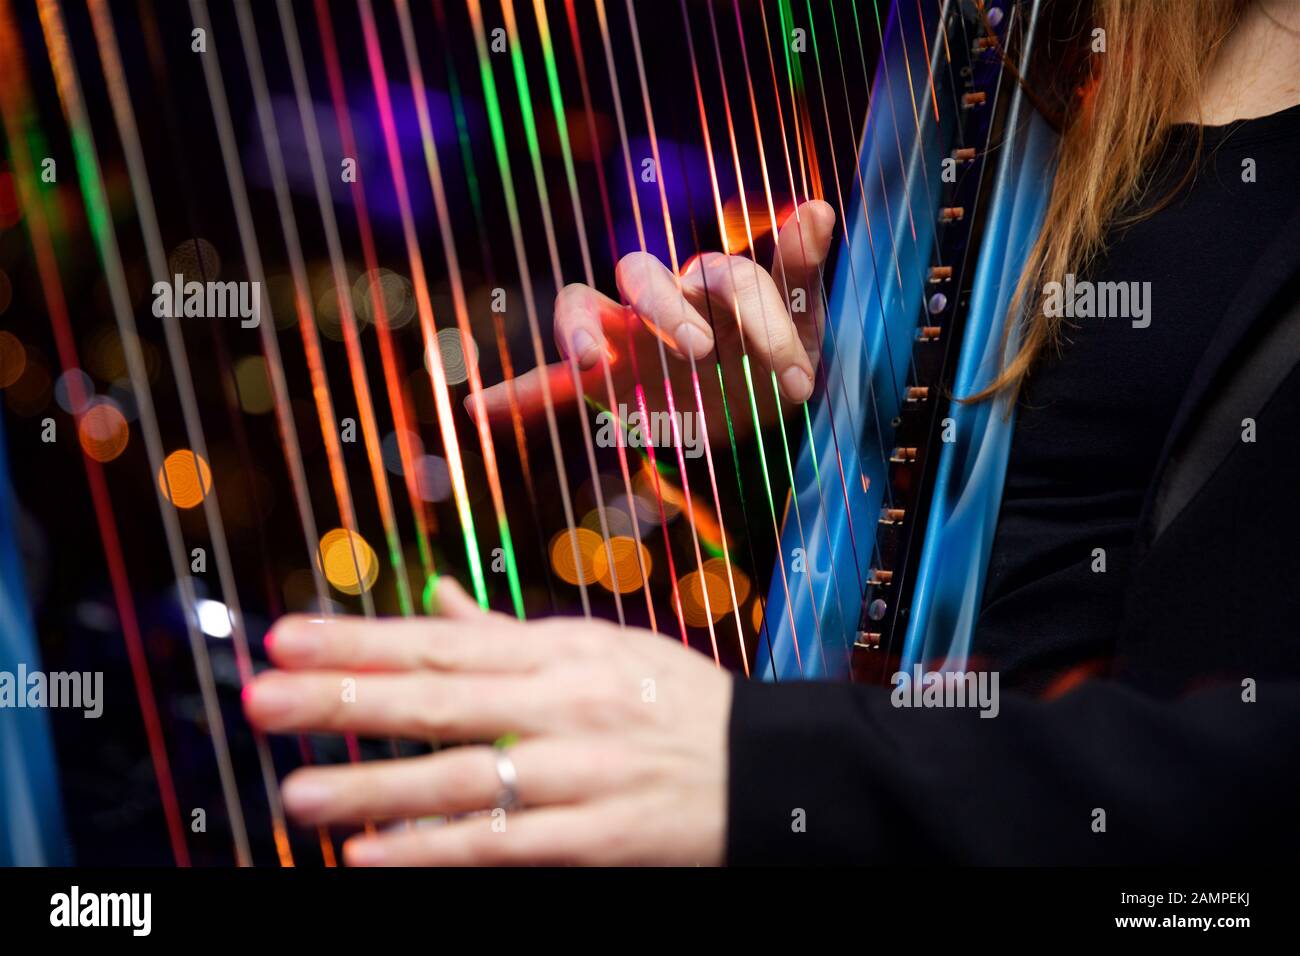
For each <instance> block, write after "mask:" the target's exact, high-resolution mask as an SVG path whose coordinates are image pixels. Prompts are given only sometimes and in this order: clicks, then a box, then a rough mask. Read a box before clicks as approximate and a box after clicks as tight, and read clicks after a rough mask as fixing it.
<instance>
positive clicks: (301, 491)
mask: <svg viewBox="0 0 1300 956" xmlns="http://www.w3.org/2000/svg"><path fill="white" fill-rule="evenodd" d="M97 3H98V0H97ZM97 9H98V8H92V15H94V14H96V13H97ZM137 9H138V12H139V14H140V21H141V25H142V27H143V33H144V39H145V44H146V49H147V50H148V54H149V59H150V64H151V69H152V71H153V74H154V79H155V85H156V87H157V88H158V89H159V90H170V89H172V88H173V87H172V84H171V82H170V80H169V78H168V75H167V65H166V58H165V55H164V54H163V44H162V40H161V36H160V34H159V32H158V23H157V18H156V16H155V13H154V10H153V6H152V3H146V2H144V0H141V2H140V3H139V4H138V7H137ZM103 11H104V16H103V23H102V26H101V25H99V24H97V25H96V29H97V31H98V32H101V33H103V35H104V36H105V37H106V38H107V39H108V40H111V41H112V43H111V51H110V52H111V56H103V55H101V59H102V60H103V61H104V63H105V67H106V69H108V68H109V66H110V64H109V61H110V59H111V60H112V61H113V62H112V65H111V69H112V70H113V71H115V72H116V73H117V74H119V75H120V76H122V77H123V81H122V85H123V88H124V89H125V88H126V84H125V75H126V74H125V71H124V70H123V69H122V67H121V57H120V55H119V54H118V53H117V45H116V34H115V31H114V28H113V20H112V14H111V11H110V10H109V9H108V7H107V6H106V5H104V6H103ZM105 46H108V44H105ZM106 77H107V74H106ZM161 105H162V107H163V119H164V125H165V127H166V130H167V138H168V142H169V145H170V148H171V154H172V160H173V168H174V169H175V170H176V171H177V176H178V178H179V180H180V185H181V187H182V193H183V195H184V196H185V199H186V202H185V204H186V208H187V212H188V215H189V219H190V226H191V233H192V235H195V236H197V235H198V232H197V230H196V229H195V226H196V222H195V217H194V211H193V208H192V206H191V205H190V202H189V196H190V195H191V193H192V184H191V183H190V181H189V178H188V177H187V176H186V174H185V170H186V169H188V168H190V162H189V159H188V157H187V156H186V153H185V145H184V143H183V142H182V141H181V137H180V136H179V134H178V133H177V129H176V118H175V111H174V109H173V108H172V103H171V100H170V98H169V97H167V96H164V97H162V98H161ZM136 138H137V139H138V136H137V137H136ZM193 242H194V243H195V249H196V258H197V262H198V272H199V275H200V278H202V279H204V280H206V278H207V276H206V269H205V266H204V262H203V257H202V255H201V254H200V253H199V247H198V245H197V242H198V240H197V239H195V240H193ZM211 331H212V342H213V346H214V351H215V352H216V355H217V358H218V364H219V366H220V368H221V373H222V385H223V394H224V395H225V397H226V401H227V407H228V409H233V411H232V413H231V414H230V416H229V418H230V422H231V427H232V431H233V432H234V434H235V437H236V440H237V442H238V445H239V447H240V450H241V453H242V454H243V455H244V456H245V457H246V458H251V452H250V451H249V449H248V443H247V438H246V434H245V431H244V429H243V425H242V421H241V418H240V413H239V411H238V404H237V400H236V397H235V395H234V387H235V383H234V371H233V369H232V367H231V364H230V360H229V356H228V353H227V350H226V348H225V343H224V340H223V338H222V336H221V334H220V333H219V331H218V329H217V327H216V325H215V324H214V325H213V326H212V330H211ZM263 352H264V356H265V355H267V352H266V348H265V340H263ZM278 354H279V353H278V351H276V352H275V353H274V362H270V361H269V362H268V366H267V368H268V378H269V379H270V380H271V381H272V391H273V396H274V405H275V409H276V413H277V419H278V422H279V424H280V426H281V427H280V436H281V447H282V450H283V452H284V455H285V461H286V464H287V466H288V468H289V474H290V478H291V482H290V483H291V486H292V488H293V492H294V499H295V504H296V507H297V511H298V516H299V522H300V525H301V528H302V531H303V538H304V544H305V547H306V552H307V554H308V566H309V567H310V568H311V573H312V580H313V584H314V587H315V591H316V596H317V601H318V606H319V607H320V609H321V612H322V613H328V612H329V608H330V606H331V602H330V599H329V591H328V588H327V586H326V584H325V577H324V570H323V562H322V561H320V560H313V556H315V555H318V553H319V552H318V548H319V544H318V542H319V540H320V539H319V536H318V533H317V525H316V518H315V512H314V510H313V508H312V504H311V499H310V495H309V493H308V491H307V488H306V478H305V471H304V468H303V464H302V457H301V453H300V451H299V445H298V439H297V427H296V423H295V422H294V420H293V416H292V412H291V410H290V409H289V407H288V390H287V388H286V387H283V368H282V366H280V365H279V364H278ZM276 383H279V384H278V385H277V384H276ZM247 494H248V497H249V499H250V500H252V501H253V502H254V504H255V506H256V502H257V495H256V492H255V490H254V489H253V488H252V486H251V484H250V485H249V486H248V488H247ZM257 533H258V542H259V545H260V546H261V552H262V556H263V560H264V562H267V567H266V583H267V600H268V606H269V607H270V608H271V609H272V612H273V613H275V614H276V616H278V613H277V609H278V607H279V604H280V601H279V599H278V597H277V596H276V588H275V585H274V582H273V581H272V580H271V578H270V577H269V575H270V567H269V560H270V559H269V556H268V555H267V549H266V542H265V535H264V533H263V530H262V528H261V523H260V521H259V527H258V529H257ZM298 749H299V753H300V756H301V757H302V760H303V762H304V763H308V764H310V763H314V762H315V758H314V755H313V754H312V750H311V745H310V743H309V741H308V740H307V738H306V736H305V735H299V737H298ZM349 751H350V755H355V754H356V746H355V743H354V742H353V741H349ZM316 833H317V838H318V841H319V844H320V850H321V856H322V859H323V862H324V863H325V865H326V866H327V867H333V866H335V865H337V861H336V857H335V852H334V844H333V840H332V838H331V836H330V834H329V831H328V829H327V828H326V827H324V826H318V827H317V828H316Z"/></svg>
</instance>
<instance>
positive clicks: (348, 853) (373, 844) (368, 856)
mask: <svg viewBox="0 0 1300 956" xmlns="http://www.w3.org/2000/svg"><path fill="white" fill-rule="evenodd" d="M343 859H344V861H345V862H346V863H347V864H348V866H383V865H384V864H385V863H386V862H387V861H388V851H386V850H385V849H384V847H383V844H382V843H380V842H379V841H378V840H366V839H360V838H357V839H352V840H349V841H348V842H347V843H345V844H343Z"/></svg>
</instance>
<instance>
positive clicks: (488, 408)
mask: <svg viewBox="0 0 1300 956" xmlns="http://www.w3.org/2000/svg"><path fill="white" fill-rule="evenodd" d="M543 379H545V382H543ZM512 389H513V390H514V401H515V402H516V403H517V405H518V407H519V412H520V414H521V415H522V416H523V417H524V418H525V419H526V420H529V421H533V420H536V419H537V418H539V417H540V416H541V415H542V414H543V413H544V412H545V411H546V406H547V403H548V401H549V403H550V404H551V406H553V407H555V408H563V407H564V406H566V405H568V404H570V403H571V402H572V401H573V400H574V397H575V396H576V395H577V392H576V391H574V386H573V371H572V370H571V369H570V368H569V367H568V366H567V365H563V364H557V365H547V366H544V367H543V368H540V369H536V368H535V369H532V370H530V371H527V372H525V373H524V374H522V375H518V376H516V377H515V378H514V379H513V380H512V381H509V382H498V383H497V384H496V385H493V386H491V387H490V388H485V389H483V391H482V392H481V393H480V394H481V395H482V398H483V412H484V414H485V415H487V417H488V421H489V422H500V421H506V420H508V419H509V417H510V406H511V397H510V392H511V390H512ZM473 398H474V396H473V395H466V396H465V410H466V411H467V412H469V413H470V415H473V414H474V413H475V406H474V401H473Z"/></svg>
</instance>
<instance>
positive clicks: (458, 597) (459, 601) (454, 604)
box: [431, 574, 484, 620]
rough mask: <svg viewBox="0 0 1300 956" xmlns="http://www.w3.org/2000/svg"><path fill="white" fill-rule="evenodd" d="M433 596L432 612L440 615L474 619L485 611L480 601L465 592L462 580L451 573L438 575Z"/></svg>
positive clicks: (456, 618)
mask: <svg viewBox="0 0 1300 956" xmlns="http://www.w3.org/2000/svg"><path fill="white" fill-rule="evenodd" d="M433 596H434V604H435V607H434V610H433V611H432V612H431V613H433V614H435V615H437V616H438V617H444V618H450V619H452V620H473V619H474V618H476V617H480V616H481V615H482V614H483V613H484V611H483V609H482V608H481V607H479V606H478V602H477V601H475V600H474V599H473V598H472V597H470V596H469V595H468V594H467V593H465V589H464V588H463V587H461V586H460V582H459V581H457V580H456V579H455V578H453V577H451V576H450V575H446V574H443V575H440V576H439V577H438V583H437V585H436V586H435V587H434V591H433Z"/></svg>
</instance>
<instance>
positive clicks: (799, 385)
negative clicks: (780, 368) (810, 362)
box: [781, 365, 812, 402]
mask: <svg viewBox="0 0 1300 956" xmlns="http://www.w3.org/2000/svg"><path fill="white" fill-rule="evenodd" d="M781 387H782V388H784V389H785V394H786V396H787V397H788V398H790V399H791V400H792V401H796V402H802V401H803V400H804V399H806V398H807V397H808V396H809V395H811V394H812V379H811V378H809V377H808V373H807V372H805V371H804V370H803V369H801V368H800V367H799V366H797V365H791V366H790V367H789V368H788V369H786V370H785V371H784V372H782V373H781Z"/></svg>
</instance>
